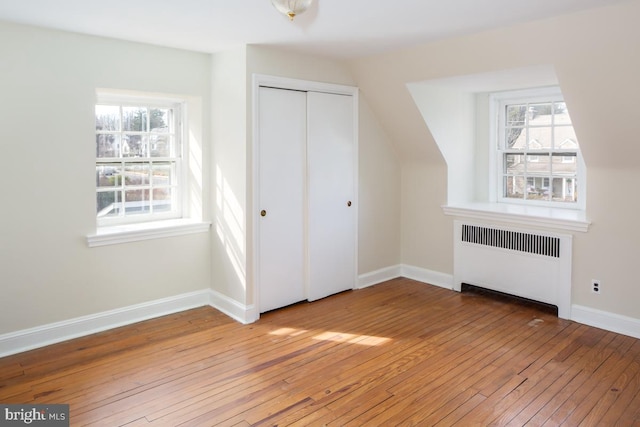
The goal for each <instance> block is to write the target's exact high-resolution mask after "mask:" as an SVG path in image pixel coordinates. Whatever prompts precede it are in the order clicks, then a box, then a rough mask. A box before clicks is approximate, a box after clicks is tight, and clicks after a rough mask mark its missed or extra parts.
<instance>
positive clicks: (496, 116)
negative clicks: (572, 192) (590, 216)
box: [489, 86, 587, 212]
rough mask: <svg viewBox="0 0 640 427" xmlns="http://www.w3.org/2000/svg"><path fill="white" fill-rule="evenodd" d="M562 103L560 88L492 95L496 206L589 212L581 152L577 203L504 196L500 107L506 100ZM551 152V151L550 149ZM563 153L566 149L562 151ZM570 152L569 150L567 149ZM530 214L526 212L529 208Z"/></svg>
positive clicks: (491, 182) (491, 170) (492, 185)
mask: <svg viewBox="0 0 640 427" xmlns="http://www.w3.org/2000/svg"><path fill="white" fill-rule="evenodd" d="M537 100H539V101H549V100H558V101H561V100H562V101H564V98H563V96H562V92H561V91H560V88H559V87H557V86H553V87H542V88H534V89H523V90H518V91H508V92H497V93H492V94H491V95H490V96H489V103H490V104H489V114H490V117H491V118H492V120H491V124H490V127H489V128H490V130H489V132H490V135H489V138H490V144H489V145H490V156H489V173H490V176H489V200H490V202H492V203H497V204H508V205H522V206H538V207H546V208H552V209H567V210H577V211H583V212H584V210H585V209H586V179H587V177H586V171H585V168H584V161H583V159H582V154H581V152H580V150H578V152H577V156H576V158H577V175H576V177H577V181H578V194H579V198H578V201H577V202H576V203H565V202H552V201H532V200H519V199H511V198H506V197H503V195H502V185H503V183H502V177H503V162H502V150H501V149H500V144H501V136H499V135H498V131H499V129H500V125H499V120H500V115H501V111H500V108H499V106H500V105H501V103H504V102H506V101H509V102H513V103H519V102H523V103H524V102H527V103H531V102H535V101H537ZM550 151H551V150H550ZM559 151H562V150H559ZM565 151H566V150H565ZM525 211H526V209H525Z"/></svg>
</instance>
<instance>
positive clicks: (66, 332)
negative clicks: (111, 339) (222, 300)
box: [0, 289, 210, 357]
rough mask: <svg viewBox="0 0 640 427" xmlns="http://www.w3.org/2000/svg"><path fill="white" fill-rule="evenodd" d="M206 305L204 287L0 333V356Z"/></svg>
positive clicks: (206, 294) (206, 291)
mask: <svg viewBox="0 0 640 427" xmlns="http://www.w3.org/2000/svg"><path fill="white" fill-rule="evenodd" d="M209 304H210V290H209V289H205V290H201V291H196V292H190V293H186V294H182V295H177V296H174V297H169V298H163V299H159V300H155V301H150V302H146V303H142V304H136V305H132V306H129V307H124V308H119V309H115V310H109V311H105V312H101V313H96V314H91V315H88V316H82V317H77V318H75V319H69V320H64V321H62V322H56V323H50V324H48V325H44V326H38V327H35V328H30V329H24V330H21V331H16V332H11V333H8V334H3V335H0V357H4V356H9V355H11V354H16V353H21V352H23V351H27V350H32V349H34V348H38V347H44V346H46V345H50V344H55V343H58V342H62V341H66V340H70V339H73V338H78V337H81V336H85V335H90V334H94V333H96V332H102V331H105V330H107V329H112V328H117V327H120V326H125V325H130V324H132V323H137V322H141V321H143V320H149V319H153V318H155V317H160V316H165V315H167V314H173V313H178V312H180V311H185V310H189V309H192V308H196V307H202V306H205V305H209Z"/></svg>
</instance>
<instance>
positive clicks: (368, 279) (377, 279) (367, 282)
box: [356, 264, 402, 289]
mask: <svg viewBox="0 0 640 427" xmlns="http://www.w3.org/2000/svg"><path fill="white" fill-rule="evenodd" d="M400 276H402V266H401V265H399V264H398V265H393V266H391V267H386V268H381V269H379V270H375V271H371V272H369V273H365V274H361V275H359V276H358V284H357V286H356V289H363V288H367V287H369V286H373V285H377V284H378V283H382V282H386V281H387V280H391V279H395V278H397V277H400Z"/></svg>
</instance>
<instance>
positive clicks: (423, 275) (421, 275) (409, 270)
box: [356, 264, 453, 290]
mask: <svg viewBox="0 0 640 427" xmlns="http://www.w3.org/2000/svg"><path fill="white" fill-rule="evenodd" d="M398 277H406V278H407V279H411V280H416V281H418V282H422V283H426V284H429V285H434V286H438V287H440V288H445V289H451V290H453V275H452V274H445V273H440V272H438V271H433V270H428V269H426V268H421V267H414V266H411V265H406V264H399V265H392V266H390V267H385V268H381V269H379V270H375V271H371V272H369V273H364V274H361V275H360V276H359V277H358V286H357V288H356V289H363V288H366V287H369V286H373V285H377V284H379V283H382V282H386V281H388V280H391V279H395V278H398Z"/></svg>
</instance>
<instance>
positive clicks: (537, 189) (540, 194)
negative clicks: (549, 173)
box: [527, 176, 549, 200]
mask: <svg viewBox="0 0 640 427" xmlns="http://www.w3.org/2000/svg"><path fill="white" fill-rule="evenodd" d="M527 199H528V200H548V199H549V178H545V177H541V176H536V177H529V178H527Z"/></svg>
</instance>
